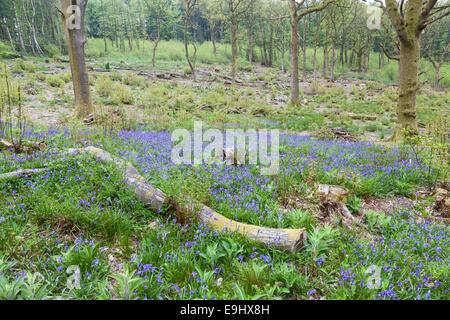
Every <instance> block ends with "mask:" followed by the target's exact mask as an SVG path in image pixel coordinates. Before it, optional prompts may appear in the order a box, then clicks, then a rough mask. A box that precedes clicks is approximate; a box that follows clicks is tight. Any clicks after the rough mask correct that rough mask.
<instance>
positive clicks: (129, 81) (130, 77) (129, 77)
mask: <svg viewBox="0 0 450 320" xmlns="http://www.w3.org/2000/svg"><path fill="white" fill-rule="evenodd" d="M122 82H123V83H124V84H126V85H127V86H132V87H134V86H136V85H137V84H138V82H139V81H138V79H137V77H136V74H135V73H134V72H132V71H127V72H125V73H124V75H123V77H122Z"/></svg>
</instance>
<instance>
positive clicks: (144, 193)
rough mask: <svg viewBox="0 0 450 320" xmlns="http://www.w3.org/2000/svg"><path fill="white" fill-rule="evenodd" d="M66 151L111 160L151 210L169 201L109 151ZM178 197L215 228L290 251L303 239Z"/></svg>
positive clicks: (185, 207)
mask: <svg viewBox="0 0 450 320" xmlns="http://www.w3.org/2000/svg"><path fill="white" fill-rule="evenodd" d="M67 153H68V154H70V155H77V154H80V153H84V154H89V155H91V156H93V157H94V158H95V159H97V160H98V161H100V162H103V163H113V164H115V165H116V166H117V167H118V168H119V169H120V170H121V171H122V172H123V183H124V184H125V186H126V187H127V188H129V189H130V190H131V191H132V192H133V193H134V194H135V195H136V197H137V198H138V199H139V200H140V201H142V202H143V203H144V204H145V205H146V207H147V208H149V209H151V210H154V211H158V210H160V209H163V208H164V205H165V204H167V203H170V201H172V202H173V199H170V197H169V196H167V195H166V194H165V193H164V192H162V191H161V190H160V189H158V188H156V187H154V186H153V185H151V184H150V183H149V182H148V181H147V180H146V179H145V178H144V177H142V176H141V175H140V174H139V172H138V171H137V170H136V168H134V166H133V165H132V164H131V163H129V162H126V161H124V160H123V159H120V158H118V157H114V156H112V155H111V154H110V153H109V152H106V151H104V150H102V149H99V148H95V147H87V148H81V149H69V150H68V151H67ZM181 199H183V200H180V201H178V202H177V204H176V205H177V206H179V207H180V208H182V210H184V211H186V212H187V213H190V214H194V215H195V214H196V215H197V217H198V219H199V220H200V221H201V222H202V223H204V224H206V225H208V226H210V227H211V228H212V229H214V230H217V231H219V232H237V233H239V234H242V235H245V236H247V237H249V238H250V239H253V240H255V241H257V242H261V243H264V244H266V245H268V246H274V247H275V248H278V249H283V250H288V251H290V252H294V251H296V250H297V249H298V248H300V247H302V246H303V244H304V242H305V241H306V239H307V238H306V232H305V229H275V228H265V227H260V226H256V225H250V224H245V223H241V222H237V221H233V220H231V219H228V218H226V217H224V216H222V215H221V214H219V213H217V212H215V211H214V210H213V209H211V208H209V207H207V206H206V205H204V204H202V203H200V202H198V201H197V200H195V199H192V198H190V197H185V196H182V197H181Z"/></svg>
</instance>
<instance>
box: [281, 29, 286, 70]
mask: <svg viewBox="0 0 450 320" xmlns="http://www.w3.org/2000/svg"><path fill="white" fill-rule="evenodd" d="M285 71H286V67H285V66H284V26H282V27H281V72H283V73H284V72H285Z"/></svg>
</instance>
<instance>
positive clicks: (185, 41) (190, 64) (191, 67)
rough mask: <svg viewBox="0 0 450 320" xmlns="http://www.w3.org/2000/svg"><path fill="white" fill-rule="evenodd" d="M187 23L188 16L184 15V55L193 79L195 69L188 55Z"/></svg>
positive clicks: (194, 78)
mask: <svg viewBox="0 0 450 320" xmlns="http://www.w3.org/2000/svg"><path fill="white" fill-rule="evenodd" d="M188 24H189V17H185V19H184V52H185V55H186V60H187V62H188V64H189V68H190V69H191V72H192V79H193V80H194V81H195V80H196V77H195V69H194V65H193V64H192V61H191V58H190V57H189V41H188Z"/></svg>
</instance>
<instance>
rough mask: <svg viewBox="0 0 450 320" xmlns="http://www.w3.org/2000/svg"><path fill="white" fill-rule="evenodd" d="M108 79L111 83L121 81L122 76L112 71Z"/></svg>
mask: <svg viewBox="0 0 450 320" xmlns="http://www.w3.org/2000/svg"><path fill="white" fill-rule="evenodd" d="M109 77H110V78H111V80H112V81H122V74H121V73H120V72H119V71H112V72H111V73H110V74H109Z"/></svg>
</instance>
